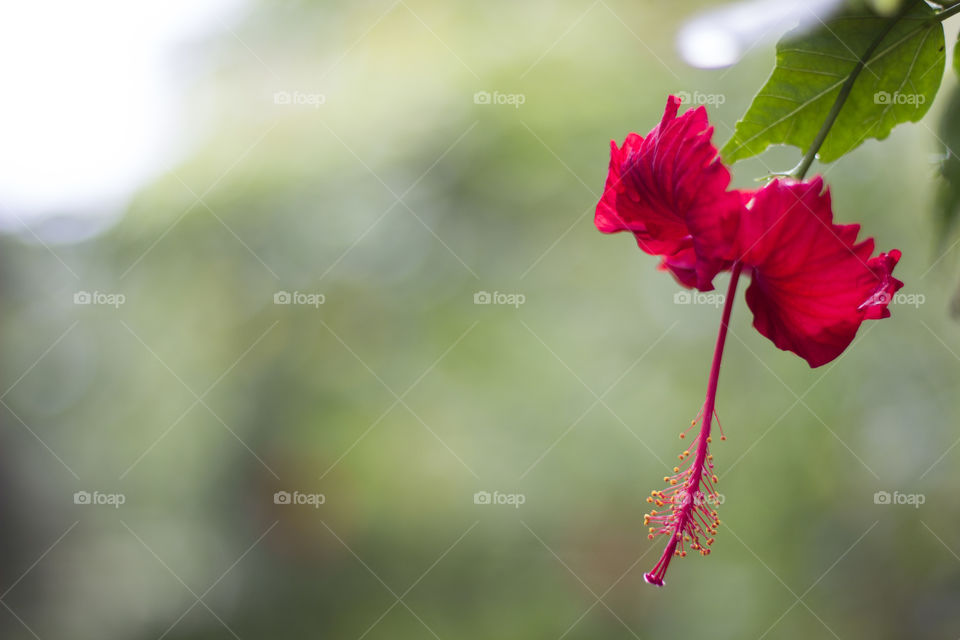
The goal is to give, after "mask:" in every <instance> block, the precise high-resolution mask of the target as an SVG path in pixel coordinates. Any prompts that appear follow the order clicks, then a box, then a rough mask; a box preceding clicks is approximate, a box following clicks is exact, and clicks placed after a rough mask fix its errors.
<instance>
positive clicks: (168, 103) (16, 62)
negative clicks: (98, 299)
mask: <svg viewBox="0 0 960 640" xmlns="http://www.w3.org/2000/svg"><path fill="white" fill-rule="evenodd" d="M240 2H241V0H165V1H163V2H157V1H146V0H144V1H138V0H134V1H130V0H126V1H123V0H121V1H116V0H94V1H91V2H77V1H76V0H37V1H34V0H27V1H24V2H4V3H0V95H2V97H0V229H3V230H9V231H16V232H23V231H24V224H27V225H29V226H30V227H31V228H32V229H33V230H34V231H37V230H38V229H39V228H41V227H42V226H43V222H44V221H47V220H50V219H52V218H73V219H75V220H76V219H78V218H83V219H86V220H87V221H88V222H90V223H93V222H95V221H97V220H99V221H100V223H101V225H100V226H102V224H103V223H104V221H106V220H109V219H112V218H114V217H115V216H117V215H118V214H120V213H122V210H123V208H124V206H125V205H126V204H127V203H128V202H129V199H130V198H131V197H132V195H133V194H134V193H135V192H136V190H137V189H139V188H141V187H143V186H144V185H145V184H146V183H148V182H149V181H150V180H151V179H152V178H154V177H156V176H157V175H158V174H160V173H162V172H163V171H164V170H165V169H166V168H167V167H169V166H170V165H171V164H173V163H175V162H176V161H177V159H178V155H179V154H180V153H183V152H185V151H187V150H189V148H190V145H189V141H186V140H182V139H181V135H179V134H180V133H181V131H182V128H181V127H180V124H181V115H182V114H181V105H180V95H179V91H180V90H181V89H182V87H181V86H179V85H178V83H177V78H176V75H175V74H176V69H175V67H174V65H173V60H174V56H175V53H176V51H175V50H176V47H177V46H178V44H183V43H184V42H191V41H193V42H196V41H198V40H201V39H202V38H204V37H205V36H218V35H219V34H221V33H228V32H227V31H226V30H225V28H224V24H229V23H231V22H233V18H234V17H235V16H236V14H237V13H238V9H239V8H240V7H239V5H240ZM76 221H77V222H79V220H76ZM80 226H84V225H80ZM87 226H96V225H87ZM31 235H32V234H31ZM51 239H53V240H57V238H51ZM78 239H79V238H78Z"/></svg>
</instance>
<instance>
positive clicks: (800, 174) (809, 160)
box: [793, 0, 958, 180]
mask: <svg viewBox="0 0 960 640" xmlns="http://www.w3.org/2000/svg"><path fill="white" fill-rule="evenodd" d="M914 4H915V1H914V0H907V2H905V3H904V4H903V6H902V7H901V8H900V11H899V12H898V13H897V15H895V16H893V17H892V18H890V20H889V21H888V22H887V24H886V26H885V27H884V28H883V31H881V32H880V34H879V35H878V36H877V37H876V38H875V39H874V41H873V42H871V43H870V46H869V47H867V50H866V51H864V52H863V55H862V56H859V57H858V60H857V64H856V65H854V67H853V69H852V70H851V71H850V75H849V76H847V79H846V81H845V82H844V83H843V86H842V87H840V93H838V94H837V99H836V100H834V101H833V106H832V107H830V113H828V114H827V119H826V120H824V121H823V126H821V127H820V131H818V132H817V137H816V138H814V139H813V143H812V144H811V145H810V148H809V149H808V150H807V153H806V155H804V156H803V160H802V161H801V162H800V164H799V165H798V166H797V168H796V169H794V171H793V175H794V177H795V178H796V179H797V180H803V178H804V176H806V175H807V171H808V170H809V169H810V165H812V164H813V160H814V158H816V157H817V152H818V151H820V147H821V146H823V142H824V140H826V139H827V134H828V133H830V129H831V128H832V127H833V123H834V122H836V121H837V116H839V115H840V111H841V110H842V109H843V105H844V104H845V103H846V101H847V98H848V97H850V92H851V91H852V90H853V85H854V83H855V82H856V81H857V78H858V77H859V76H860V72H861V71H863V70H864V69H865V68H866V66H867V61H869V60H870V56H872V55H873V52H874V51H876V50H877V47H879V46H880V43H881V42H883V41H884V39H885V38H886V37H887V36H888V35H889V34H890V31H892V30H893V27H894V26H896V24H897V23H898V22H900V19H901V18H902V17H903V16H905V15H906V14H907V13H908V12H909V11H910V10H911V9H912V8H913V5H914ZM957 8H958V7H953V8H951V9H949V10H947V11H944V12H942V13H940V14H938V15H937V17H938V18H940V17H941V16H943V14H944V13H948V12H949V11H953V9H957ZM947 17H949V16H944V17H943V19H944V20H945V19H946V18H947Z"/></svg>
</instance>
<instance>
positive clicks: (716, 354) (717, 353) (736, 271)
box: [693, 262, 743, 489]
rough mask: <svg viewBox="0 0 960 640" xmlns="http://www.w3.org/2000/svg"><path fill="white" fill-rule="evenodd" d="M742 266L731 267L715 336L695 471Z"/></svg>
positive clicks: (706, 432) (704, 450)
mask: <svg viewBox="0 0 960 640" xmlns="http://www.w3.org/2000/svg"><path fill="white" fill-rule="evenodd" d="M742 268H743V265H742V264H740V263H739V262H737V263H735V264H734V265H733V273H732V274H731V276H730V285H729V286H728V287H727V297H726V299H725V300H724V302H723V315H722V316H721V317H720V332H719V333H718V334H717V346H716V348H715V349H714V350H713V364H712V365H711V366H710V379H709V380H708V381H707V398H706V401H705V402H704V404H703V423H702V424H701V425H700V446H699V447H697V457H696V458H695V459H694V461H693V464H694V468H695V469H700V470H701V471H702V469H703V464H704V461H705V459H706V456H707V446H706V445H707V438H709V437H710V423H711V421H712V419H713V410H714V407H715V406H716V401H717V386H718V385H719V383H720V361H721V360H722V359H723V346H724V344H726V342H727V325H729V324H730V312H731V311H732V310H733V299H734V298H735V297H736V293H737V281H738V280H739V279H740V271H741V270H742ZM694 477H695V478H697V482H696V485H695V486H694V487H693V489H699V486H700V477H701V474H700V473H694Z"/></svg>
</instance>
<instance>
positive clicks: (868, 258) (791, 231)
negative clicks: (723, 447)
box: [595, 96, 903, 586]
mask: <svg viewBox="0 0 960 640" xmlns="http://www.w3.org/2000/svg"><path fill="white" fill-rule="evenodd" d="M679 104H680V101H679V100H678V99H677V98H675V97H673V96H671V97H670V98H669V99H668V101H667V107H666V110H665V111H664V115H663V119H662V120H661V121H660V124H658V125H657V126H656V127H654V129H653V130H652V131H651V132H650V133H649V135H647V137H646V138H643V137H641V136H639V135H637V134H635V133H631V134H630V135H629V136H627V139H626V140H625V141H624V144H623V146H622V147H620V148H618V147H617V145H616V144H613V145H612V153H611V158H610V170H609V173H608V175H607V183H606V186H605V188H604V192H603V197H602V198H601V200H600V202H599V204H598V205H597V212H596V217H595V224H596V226H597V228H598V229H599V230H600V231H602V232H604V233H613V232H616V231H630V232H632V233H633V235H634V236H635V237H636V239H637V243H638V245H639V246H640V248H641V249H643V250H644V251H645V252H647V253H650V254H653V255H658V256H660V257H661V263H660V268H662V269H666V270H669V271H670V272H671V273H672V274H673V275H674V277H675V278H676V279H677V280H678V281H679V282H680V283H681V284H683V285H684V286H687V287H696V288H697V289H700V290H701V291H708V290H710V289H712V288H713V284H712V281H713V278H714V276H716V275H717V274H718V273H719V272H721V271H724V270H730V271H731V277H730V285H729V289H728V293H727V297H726V300H725V301H724V307H723V313H722V316H721V320H720V332H719V334H718V336H717V346H716V349H715V350H714V355H713V363H712V365H711V368H710V377H709V381H708V384H707V394H706V398H705V400H704V404H703V407H702V408H701V410H700V412H699V413H698V414H697V417H696V418H695V419H694V421H693V422H692V423H691V428H692V427H693V426H695V425H696V424H697V423H698V422H699V423H700V430H699V433H698V434H697V436H696V437H695V438H694V441H693V443H691V444H692V446H691V447H689V448H688V449H686V450H685V451H683V453H681V454H680V455H679V456H678V457H679V459H680V461H681V462H682V461H686V460H689V463H688V466H686V468H684V469H682V470H681V468H680V467H679V466H678V467H674V468H673V473H672V475H667V476H665V477H664V482H666V483H667V485H668V486H667V488H666V489H663V490H660V491H653V492H652V493H651V495H650V497H649V498H647V501H648V502H650V503H652V504H653V505H654V506H655V507H656V509H654V510H653V511H651V512H650V513H649V514H647V516H646V517H645V519H644V520H645V523H646V525H647V526H649V537H650V538H651V539H653V538H654V537H656V536H657V535H665V536H668V541H667V546H666V549H665V550H664V553H663V555H662V556H661V558H660V560H659V561H658V562H657V564H656V566H655V567H654V568H653V570H652V571H650V572H648V573H646V574H644V578H645V579H646V580H647V582H649V583H651V584H654V585H657V586H663V584H664V576H665V574H666V571H667V567H668V566H669V565H670V561H671V560H672V559H673V557H674V556H685V555H687V551H688V549H689V550H691V551H696V552H699V553H700V554H702V555H707V554H708V553H710V545H711V544H713V541H714V536H715V535H716V532H717V527H719V526H720V520H719V518H718V517H717V512H716V510H715V505H716V503H717V502H718V500H717V498H718V494H717V492H716V484H717V482H719V478H718V477H717V476H716V475H715V473H714V471H713V469H714V462H713V455H712V454H711V453H710V452H709V445H710V443H711V436H710V433H711V424H712V421H713V420H714V418H715V417H716V412H715V410H714V407H715V402H716V393H717V386H718V383H719V377H720V363H721V359H722V356H723V348H724V344H725V341H726V336H727V327H728V324H729V321H730V313H731V310H732V308H733V301H734V297H735V294H736V287H737V282H738V280H739V278H740V275H741V273H748V274H750V276H751V284H750V287H749V288H748V289H747V293H746V298H747V304H748V306H749V307H750V309H751V311H753V317H754V319H753V326H754V327H756V329H757V330H758V331H759V332H760V333H761V334H763V335H764V336H766V337H767V338H769V339H770V340H771V341H772V342H773V343H774V344H775V345H776V346H777V347H779V348H780V349H783V350H786V351H792V352H794V353H796V354H797V355H798V356H800V357H801V358H803V359H804V360H806V361H807V363H808V364H809V365H810V366H811V367H819V366H821V365H823V364H826V363H827V362H830V361H831V360H833V359H834V358H836V357H837V356H839V355H840V354H841V353H842V352H843V351H844V349H846V348H847V346H848V345H849V344H850V343H851V342H852V341H853V338H854V336H855V335H856V333H857V330H858V329H859V328H860V324H861V323H862V322H863V321H864V320H870V319H878V318H886V317H888V316H889V315H890V312H889V311H888V310H887V305H889V304H890V302H891V300H892V297H893V294H894V293H896V292H897V290H899V289H900V287H902V286H903V283H902V282H900V281H899V280H897V279H896V278H894V277H893V275H892V272H893V268H894V266H896V264H897V261H898V260H899V259H900V252H899V251H897V250H896V249H894V250H892V251H890V252H889V253H881V254H880V255H878V256H873V255H872V254H873V239H872V238H867V239H865V240H862V241H859V242H858V241H857V235H858V233H859V231H860V227H859V225H855V224H853V225H838V224H834V222H833V212H832V210H831V206H830V193H829V191H828V190H826V189H825V188H824V184H823V180H822V179H821V178H814V179H813V180H810V181H807V182H799V181H795V180H773V181H772V182H770V183H769V184H767V185H766V186H765V187H763V188H762V189H760V190H758V191H757V192H754V193H749V192H740V191H735V190H728V188H727V187H728V185H729V182H730V173H729V171H727V169H726V167H724V166H723V165H722V164H721V163H720V160H719V159H718V158H717V152H716V149H715V148H714V147H713V145H712V144H711V143H710V136H711V134H712V132H713V129H712V128H711V127H710V126H709V124H708V122H707V116H706V111H705V110H704V109H703V107H700V108H698V109H694V110H691V111H687V112H686V113H684V114H683V115H681V116H679V117H677V110H678V107H679ZM718 425H719V421H718ZM685 435H686V432H684V433H682V434H681V435H680V437H681V438H684V437H685ZM721 439H723V438H721Z"/></svg>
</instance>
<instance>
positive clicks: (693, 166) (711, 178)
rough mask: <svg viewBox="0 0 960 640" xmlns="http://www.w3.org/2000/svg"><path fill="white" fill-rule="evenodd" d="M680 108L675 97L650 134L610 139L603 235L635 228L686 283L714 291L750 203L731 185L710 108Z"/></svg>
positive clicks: (642, 242)
mask: <svg viewBox="0 0 960 640" xmlns="http://www.w3.org/2000/svg"><path fill="white" fill-rule="evenodd" d="M679 107H680V99H679V98H677V97H675V96H670V98H669V99H668V100H667V107H666V109H665V110H664V112H663V118H662V119H661V120H660V124H658V125H657V126H655V127H654V128H653V130H652V131H651V132H650V133H649V134H648V135H647V137H646V138H643V137H641V136H640V135H638V134H636V133H631V134H630V135H628V136H627V139H626V140H625V141H624V143H623V146H622V147H620V148H617V145H616V143H615V142H611V143H610V146H611V152H610V172H609V174H608V175H607V184H606V186H605V187H604V190H603V197H602V198H601V200H600V203H599V204H598V205H597V212H596V217H595V219H594V221H595V223H596V225H597V228H598V229H599V230H600V231H603V232H604V233H614V232H617V231H630V232H632V233H633V235H634V236H635V237H636V239H637V244H638V245H639V246H640V248H641V249H643V250H644V251H646V252H647V253H649V254H651V255H659V256H661V257H662V258H663V260H662V262H661V264H660V267H661V268H663V269H668V270H670V271H671V272H672V273H673V275H674V276H675V277H676V278H677V280H678V281H679V282H680V283H681V284H683V285H684V286H687V287H696V288H697V289H700V290H701V291H709V290H711V289H713V284H712V282H713V277H714V276H715V275H716V274H717V273H718V272H719V271H721V270H722V269H724V268H727V267H729V266H730V261H729V257H730V256H729V255H728V254H729V252H730V246H729V242H728V241H727V239H728V238H729V237H730V235H731V233H732V229H731V228H730V224H733V223H735V218H736V216H737V215H738V214H739V212H740V210H741V209H742V208H743V203H742V201H741V197H740V195H739V194H738V193H737V192H735V191H728V190H727V186H728V185H729V184H730V172H729V171H727V168H726V167H724V166H723V164H722V163H721V162H720V160H719V158H718V156H717V150H716V148H715V147H714V146H713V145H712V144H711V143H710V136H711V135H712V134H713V127H711V126H710V124H709V123H708V122H707V112H706V110H705V109H704V108H703V107H699V108H697V109H693V110H691V111H687V112H686V113H684V114H683V115H682V116H680V117H677V110H678V108H679Z"/></svg>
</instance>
